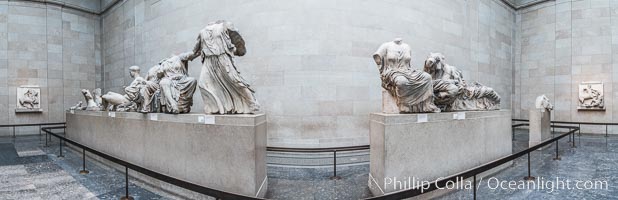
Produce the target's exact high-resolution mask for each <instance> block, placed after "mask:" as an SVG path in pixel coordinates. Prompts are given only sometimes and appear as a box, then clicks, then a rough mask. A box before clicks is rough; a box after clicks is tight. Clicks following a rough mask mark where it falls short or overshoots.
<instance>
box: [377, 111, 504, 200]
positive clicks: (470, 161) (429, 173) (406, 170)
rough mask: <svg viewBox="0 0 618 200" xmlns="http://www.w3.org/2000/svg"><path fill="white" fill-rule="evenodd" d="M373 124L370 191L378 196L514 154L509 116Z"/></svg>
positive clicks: (389, 117)
mask: <svg viewBox="0 0 618 200" xmlns="http://www.w3.org/2000/svg"><path fill="white" fill-rule="evenodd" d="M464 113H465V114H464ZM370 119H371V122H370V144H371V150H370V161H371V164H370V178H369V179H370V180H369V187H370V189H371V191H372V193H373V194H374V195H376V196H379V195H382V194H384V193H389V192H393V191H397V190H401V189H410V188H411V187H410V185H409V184H410V183H409V182H408V180H416V181H429V182H432V181H435V180H436V179H438V178H440V177H447V176H450V175H454V174H457V173H460V172H463V171H465V170H468V169H471V168H474V167H476V166H479V165H482V164H485V163H488V162H491V161H493V160H496V159H498V158H501V157H504V156H507V155H510V154H511V153H512V129H511V112H510V110H496V111H474V112H459V113H456V112H446V113H428V114H384V113H372V114H371V115H370ZM408 178H410V179H408ZM385 181H386V183H388V181H391V182H392V184H385ZM396 181H400V182H396ZM406 183H407V185H404V184H406ZM400 185H401V186H404V187H400ZM406 187H407V188H406Z"/></svg>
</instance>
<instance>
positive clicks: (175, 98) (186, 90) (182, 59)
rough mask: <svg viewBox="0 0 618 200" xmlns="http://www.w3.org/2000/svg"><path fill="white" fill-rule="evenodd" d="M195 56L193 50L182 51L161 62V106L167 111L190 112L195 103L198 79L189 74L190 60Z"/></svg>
mask: <svg viewBox="0 0 618 200" xmlns="http://www.w3.org/2000/svg"><path fill="white" fill-rule="evenodd" d="M193 58H194V54H193V53H192V52H188V53H182V54H180V55H175V56H172V57H170V58H167V59H163V60H162V61H161V62H160V63H159V66H160V68H159V71H158V76H159V77H160V78H161V81H160V82H159V86H160V88H161V107H162V109H163V112H166V113H173V114H178V113H188V112H191V106H192V105H193V93H195V86H196V84H197V83H196V82H197V81H196V80H195V78H193V77H189V76H188V73H187V71H188V69H187V67H188V61H189V60H192V59H193Z"/></svg>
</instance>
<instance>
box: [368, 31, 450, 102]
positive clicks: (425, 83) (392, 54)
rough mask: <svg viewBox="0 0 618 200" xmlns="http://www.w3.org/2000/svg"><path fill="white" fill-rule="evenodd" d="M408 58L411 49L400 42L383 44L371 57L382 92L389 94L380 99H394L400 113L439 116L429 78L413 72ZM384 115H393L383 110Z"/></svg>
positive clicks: (418, 71)
mask: <svg viewBox="0 0 618 200" xmlns="http://www.w3.org/2000/svg"><path fill="white" fill-rule="evenodd" d="M411 54H412V53H411V50H410V46H408V44H406V43H403V42H402V41H401V39H399V38H397V39H395V40H394V41H392V42H386V43H384V44H382V45H381V46H380V48H378V50H377V51H376V53H374V54H373V59H374V61H375V62H376V64H377V65H378V69H379V71H380V78H381V79H382V88H384V90H386V91H388V95H386V96H385V95H383V101H385V102H386V101H388V99H387V98H393V99H394V100H395V102H396V106H397V108H398V111H399V113H424V112H440V109H439V108H438V107H437V106H436V105H435V104H434V102H433V100H434V97H433V89H432V88H433V84H432V81H431V75H429V74H428V73H425V72H423V71H421V70H417V69H412V66H411V64H410V60H411V58H412V56H411ZM383 104H384V102H383ZM383 112H387V113H390V112H393V111H390V110H389V111H387V110H386V109H385V108H384V107H383Z"/></svg>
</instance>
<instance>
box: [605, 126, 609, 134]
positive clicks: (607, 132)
mask: <svg viewBox="0 0 618 200" xmlns="http://www.w3.org/2000/svg"><path fill="white" fill-rule="evenodd" d="M605 137H609V133H608V132H607V124H605Z"/></svg>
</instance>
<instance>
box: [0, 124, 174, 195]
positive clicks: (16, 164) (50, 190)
mask: <svg viewBox="0 0 618 200" xmlns="http://www.w3.org/2000/svg"><path fill="white" fill-rule="evenodd" d="M59 149H60V148H59V143H58V141H57V140H54V141H53V142H50V146H49V147H44V141H41V140H40V138H39V137H38V136H18V137H17V138H11V137H2V138H0V180H1V181H0V199H120V197H122V196H124V193H125V177H124V173H122V172H119V171H117V170H115V169H113V168H110V167H108V166H106V165H103V164H101V163H98V162H90V161H87V162H86V166H87V169H88V170H89V171H90V173H89V174H87V175H80V174H79V171H80V170H81V167H82V157H81V155H80V154H77V153H76V152H75V151H73V150H70V149H67V148H66V147H65V148H63V149H64V151H63V155H64V157H58V155H59V152H60V151H59ZM129 180H130V183H129V191H130V196H132V197H133V198H135V199H165V198H163V197H162V196H160V195H157V194H155V193H153V192H150V191H148V190H145V189H143V188H142V187H140V186H137V185H140V184H143V183H139V182H137V181H135V180H131V179H129ZM136 184H137V185H136Z"/></svg>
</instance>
